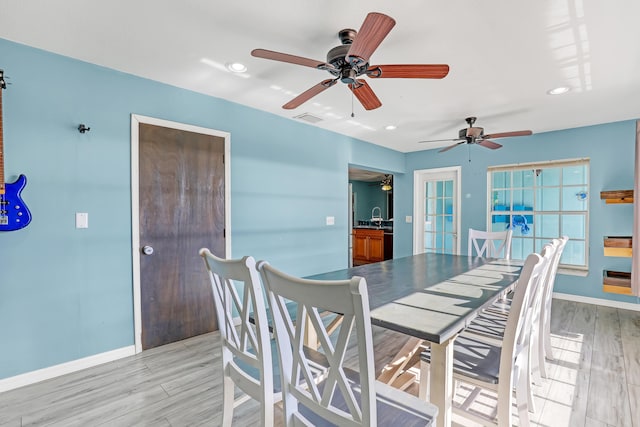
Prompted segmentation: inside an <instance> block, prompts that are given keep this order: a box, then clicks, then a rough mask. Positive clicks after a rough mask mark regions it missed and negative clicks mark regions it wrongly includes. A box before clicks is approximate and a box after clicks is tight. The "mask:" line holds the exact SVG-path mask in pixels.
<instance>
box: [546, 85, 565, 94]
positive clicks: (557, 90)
mask: <svg viewBox="0 0 640 427" xmlns="http://www.w3.org/2000/svg"><path fill="white" fill-rule="evenodd" d="M567 92H569V88H568V87H567V86H558V87H554V88H553V89H549V90H548V91H547V93H548V94H549V95H562V94H563V93H567Z"/></svg>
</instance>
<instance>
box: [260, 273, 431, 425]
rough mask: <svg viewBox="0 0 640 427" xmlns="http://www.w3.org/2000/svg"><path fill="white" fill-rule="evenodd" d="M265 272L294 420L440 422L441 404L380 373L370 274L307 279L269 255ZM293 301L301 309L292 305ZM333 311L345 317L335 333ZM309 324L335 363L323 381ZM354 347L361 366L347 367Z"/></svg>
mask: <svg viewBox="0 0 640 427" xmlns="http://www.w3.org/2000/svg"><path fill="white" fill-rule="evenodd" d="M258 270H259V271H260V274H261V277H262V282H263V284H264V286H265V289H266V291H267V297H268V301H269V305H270V307H271V312H272V313H273V322H274V330H275V335H276V341H277V344H278V354H279V357H280V365H281V370H282V392H283V405H284V413H285V423H286V425H287V426H298V425H313V426H322V425H338V426H373V427H375V426H376V425H384V426H390V425H398V426H430V425H433V423H434V422H435V419H436V416H437V412H438V409H437V408H436V407H435V406H434V405H432V404H430V403H428V402H425V401H423V400H420V399H418V398H417V397H415V396H412V395H410V394H407V393H405V392H403V391H400V390H397V389H394V388H392V387H390V386H388V385H386V384H383V383H381V382H379V381H376V380H375V378H374V360H373V342H372V332H371V319H370V317H369V316H370V314H369V299H368V293H367V285H366V281H365V279H364V278H361V277H353V278H352V279H351V280H341V281H321V280H308V279H301V278H297V277H293V276H289V275H287V274H285V273H283V272H281V271H278V270H276V269H275V268H273V267H272V266H271V265H269V264H268V263H266V262H262V261H261V262H259V263H258ZM292 303H293V304H294V305H295V306H296V309H295V310H291V309H290V304H292ZM325 311H333V312H337V313H340V314H342V316H343V317H342V322H341V324H340V325H339V326H338V330H337V331H336V332H335V333H334V335H333V336H331V337H330V336H329V334H328V333H327V331H326V326H325V324H324V322H323V320H322V317H321V313H322V312H325ZM294 315H295V319H293V318H292V316H294ZM294 320H295V321H294ZM309 326H311V327H313V328H314V329H315V330H316V333H317V336H318V341H319V343H320V349H321V350H322V352H323V353H324V355H325V357H326V360H327V365H328V369H327V371H326V374H325V375H324V377H323V378H322V380H321V381H316V380H313V379H312V374H311V373H310V369H309V366H310V361H309V360H308V358H307V355H306V354H305V352H304V351H303V340H304V334H305V329H306V328H307V327H309ZM354 340H355V341H354ZM348 348H353V349H354V351H355V352H356V356H357V366H358V371H354V370H351V369H349V368H347V367H345V366H344V364H345V358H346V356H347V349H348Z"/></svg>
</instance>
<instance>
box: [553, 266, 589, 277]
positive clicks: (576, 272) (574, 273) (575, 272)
mask: <svg viewBox="0 0 640 427" xmlns="http://www.w3.org/2000/svg"><path fill="white" fill-rule="evenodd" d="M558 274H565V275H567V276H580V277H587V276H588V275H589V270H577V269H574V268H561V267H560V268H558Z"/></svg>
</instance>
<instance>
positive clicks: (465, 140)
mask: <svg viewBox="0 0 640 427" xmlns="http://www.w3.org/2000/svg"><path fill="white" fill-rule="evenodd" d="M465 121H466V122H467V124H468V125H469V127H468V128H464V129H460V130H459V131H458V137H457V138H454V139H434V140H430V141H419V142H420V143H423V142H455V144H453V145H449V146H447V147H444V148H443V149H441V150H438V153H444V152H445V151H449V150H451V149H452V148H455V147H457V146H458V145H462V144H478V145H481V146H483V147H485V148H489V149H491V150H496V149H498V148H500V147H502V144H498V143H497V142H493V141H491V139H498V138H509V137H515V136H528V135H532V134H533V132H531V131H530V130H518V131H512V132H499V133H490V134H486V135H485V133H484V128H481V127H474V126H473V124H474V123H475V122H476V117H467V118H466V119H465Z"/></svg>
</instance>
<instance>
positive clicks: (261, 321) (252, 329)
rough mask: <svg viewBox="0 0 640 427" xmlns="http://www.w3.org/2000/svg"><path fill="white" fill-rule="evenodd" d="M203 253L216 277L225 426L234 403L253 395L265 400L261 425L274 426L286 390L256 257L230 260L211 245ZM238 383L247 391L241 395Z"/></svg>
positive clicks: (213, 279)
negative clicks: (276, 363)
mask: <svg viewBox="0 0 640 427" xmlns="http://www.w3.org/2000/svg"><path fill="white" fill-rule="evenodd" d="M200 256H202V258H203V259H204V263H205V266H206V270H207V273H208V276H209V279H210V281H211V288H212V290H213V300H214V303H215V310H216V314H217V318H218V326H219V328H220V344H221V347H222V368H223V369H222V376H223V377H222V394H223V407H222V425H223V426H224V427H229V426H231V422H232V420H233V411H234V408H235V407H236V406H238V405H240V404H241V403H243V402H245V401H246V400H248V398H253V399H255V400H257V401H258V402H260V420H261V425H263V426H272V425H273V413H274V404H275V403H276V402H278V401H280V400H281V396H282V395H281V393H280V378H279V376H278V375H276V377H275V380H274V369H273V359H272V340H271V337H270V333H269V325H268V320H267V314H266V302H265V299H264V295H263V292H262V287H261V285H260V277H259V275H258V271H257V270H256V267H255V265H256V263H255V260H254V259H253V258H252V257H250V256H245V257H244V258H242V259H235V260H226V259H222V258H218V257H217V256H215V255H214V254H212V253H211V252H210V251H209V249H206V248H203V249H200ZM234 310H235V315H234ZM236 320H237V322H239V323H238V324H237V325H236V324H235V323H234V322H236ZM277 372H278V371H277V370H276V374H277ZM235 387H237V388H239V389H240V390H242V391H243V392H244V393H245V394H244V395H243V396H241V397H239V398H238V399H237V400H234V392H235Z"/></svg>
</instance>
